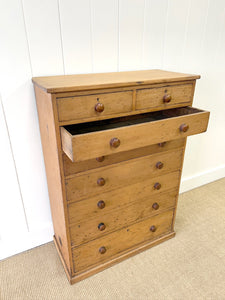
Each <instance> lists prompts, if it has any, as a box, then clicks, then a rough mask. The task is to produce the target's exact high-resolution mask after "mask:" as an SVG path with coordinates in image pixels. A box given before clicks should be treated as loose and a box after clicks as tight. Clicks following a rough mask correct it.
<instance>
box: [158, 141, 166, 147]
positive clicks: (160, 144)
mask: <svg viewBox="0 0 225 300" xmlns="http://www.w3.org/2000/svg"><path fill="white" fill-rule="evenodd" d="M158 145H159V147H164V146H165V145H166V142H162V143H159V144H158Z"/></svg>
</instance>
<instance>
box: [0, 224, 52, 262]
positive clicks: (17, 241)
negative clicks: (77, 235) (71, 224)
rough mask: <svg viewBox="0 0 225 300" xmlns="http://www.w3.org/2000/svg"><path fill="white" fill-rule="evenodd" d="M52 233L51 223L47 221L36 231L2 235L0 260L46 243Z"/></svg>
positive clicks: (50, 239)
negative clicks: (5, 236)
mask: <svg viewBox="0 0 225 300" xmlns="http://www.w3.org/2000/svg"><path fill="white" fill-rule="evenodd" d="M53 234H54V233H53V226H52V223H48V224H47V225H46V226H45V227H44V228H41V229H39V230H36V231H32V232H27V233H21V234H19V235H14V236H11V235H9V236H8V237H7V238H4V237H3V238H2V239H1V240H0V260H1V259H5V258H7V257H10V256H12V255H15V254H18V253H21V252H23V251H26V250H29V249H31V248H34V247H37V246H40V245H43V244H46V243H48V242H50V241H52V240H53Z"/></svg>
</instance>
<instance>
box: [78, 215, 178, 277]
mask: <svg viewBox="0 0 225 300" xmlns="http://www.w3.org/2000/svg"><path fill="white" fill-rule="evenodd" d="M172 218H173V210H170V211H168V212H165V213H162V214H159V215H157V216H154V217H152V218H149V219H146V220H144V221H141V222H138V223H135V224H133V225H131V226H128V227H126V228H122V229H120V230H117V231H115V232H113V233H110V234H108V235H106V236H104V237H102V238H99V239H96V240H94V241H91V242H89V243H87V244H84V245H82V246H80V247H77V248H74V249H73V259H74V271H75V272H76V271H81V270H84V269H85V268H87V267H88V268H90V266H92V265H96V264H97V263H102V262H104V261H105V260H106V259H109V258H110V257H113V256H114V255H118V254H119V253H120V252H123V251H124V250H126V249H129V248H132V247H133V246H134V245H138V244H140V243H143V242H144V241H150V240H153V239H155V238H156V237H158V236H161V235H162V234H166V233H169V232H171V224H172ZM153 225H154V226H155V227H156V231H155V232H151V231H150V227H151V226H153ZM103 246H104V247H105V248H106V253H104V254H100V253H99V248H100V247H103Z"/></svg>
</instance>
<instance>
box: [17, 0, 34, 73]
mask: <svg viewBox="0 0 225 300" xmlns="http://www.w3.org/2000/svg"><path fill="white" fill-rule="evenodd" d="M20 4H21V8H22V15H23V25H24V32H25V36H26V43H27V49H28V59H29V64H30V70H31V75H32V77H33V68H32V60H31V53H30V45H29V40H28V34H27V27H26V19H25V13H24V5H23V0H21V1H20Z"/></svg>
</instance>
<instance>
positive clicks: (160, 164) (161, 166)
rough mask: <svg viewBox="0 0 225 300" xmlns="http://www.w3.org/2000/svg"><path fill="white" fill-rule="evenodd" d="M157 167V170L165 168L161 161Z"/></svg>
mask: <svg viewBox="0 0 225 300" xmlns="http://www.w3.org/2000/svg"><path fill="white" fill-rule="evenodd" d="M155 166H156V168H157V169H162V168H163V163H162V162H161V161H158V162H157V163H156V165H155Z"/></svg>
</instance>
